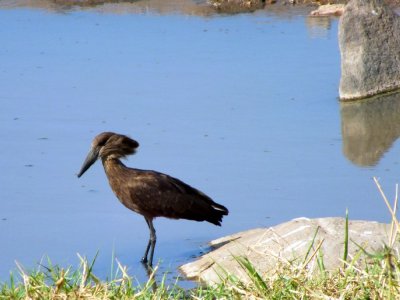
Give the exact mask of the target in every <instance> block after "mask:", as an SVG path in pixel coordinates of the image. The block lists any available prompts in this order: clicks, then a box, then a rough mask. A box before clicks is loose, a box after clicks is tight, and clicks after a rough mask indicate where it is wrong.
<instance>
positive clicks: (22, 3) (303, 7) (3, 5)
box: [0, 0, 345, 16]
mask: <svg viewBox="0 0 400 300" xmlns="http://www.w3.org/2000/svg"><path fill="white" fill-rule="evenodd" d="M325 3H328V1H325V0H323V1H320V2H315V1H312V0H265V1H262V0H208V1H207V0H199V1H192V0H168V1H163V0H136V1H104V0H5V1H1V2H0V9H15V8H29V9H41V10H46V11H50V12H63V11H68V10H95V11H98V12H100V13H113V14H135V13H146V12H155V13H159V14H171V13H181V14H186V15H196V16H211V15H216V14H235V13H246V12H254V11H260V10H265V11H267V12H269V13H273V14H277V15H285V14H288V13H290V14H292V13H299V12H300V13H305V14H308V13H309V12H311V11H312V10H314V9H315V8H316V7H318V6H319V5H321V4H325ZM330 3H345V2H344V1H341V0H339V1H333V2H332V1H330Z"/></svg>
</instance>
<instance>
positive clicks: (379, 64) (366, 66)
mask: <svg viewBox="0 0 400 300" xmlns="http://www.w3.org/2000/svg"><path fill="white" fill-rule="evenodd" d="M339 47H340V53H341V68H342V75H341V78H340V87H339V96H340V99H341V100H351V99H358V98H364V97H368V96H372V95H376V94H379V93H383V92H388V91H391V90H395V89H398V88H400V20H399V16H397V15H396V14H395V12H394V11H393V10H392V9H391V8H389V7H388V6H387V5H386V4H384V2H383V1H382V0H351V1H350V2H349V3H348V4H347V5H346V7H345V10H344V13H343V15H342V17H341V20H340V23H339Z"/></svg>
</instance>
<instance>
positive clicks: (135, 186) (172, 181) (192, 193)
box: [129, 171, 214, 218]
mask: <svg viewBox="0 0 400 300" xmlns="http://www.w3.org/2000/svg"><path fill="white" fill-rule="evenodd" d="M129 190H130V197H131V199H134V202H135V203H136V204H137V206H139V207H140V210H141V211H142V212H147V213H148V214H151V215H154V216H165V217H169V218H186V217H187V216H188V215H191V214H192V213H194V211H200V210H207V207H209V206H210V204H213V203H214V202H213V201H212V200H211V199H210V198H209V197H208V196H206V195H205V194H203V193H202V192H200V191H199V190H197V189H195V188H193V187H191V186H190V185H188V184H186V183H184V182H182V181H181V180H179V179H176V178H174V177H171V176H169V175H166V174H162V173H158V172H155V171H146V172H143V173H141V174H140V175H137V176H136V178H135V181H134V182H132V183H131V187H130V189H129Z"/></svg>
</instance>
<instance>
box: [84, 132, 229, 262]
mask: <svg viewBox="0 0 400 300" xmlns="http://www.w3.org/2000/svg"><path fill="white" fill-rule="evenodd" d="M137 147H139V143H138V142H137V141H135V140H133V139H131V138H129V137H127V136H125V135H122V134H117V133H113V132H103V133H101V134H99V135H98V136H96V137H95V138H94V140H93V142H92V147H91V149H90V152H89V154H88V155H87V157H86V159H85V161H84V163H83V165H82V168H81V170H80V171H79V174H78V177H81V176H82V174H83V173H85V172H86V171H87V169H89V168H90V166H91V165H93V164H94V163H95V161H96V160H97V159H98V158H101V161H102V163H103V166H104V171H105V172H106V174H107V177H108V181H109V183H110V186H111V189H112V190H113V191H114V193H115V195H116V196H117V198H118V199H119V201H121V203H122V204H123V205H125V206H126V207H127V208H129V209H130V210H133V211H134V212H137V213H138V214H141V215H142V216H144V219H145V220H146V223H147V225H148V226H149V229H150V239H149V242H148V244H147V247H146V251H145V252H144V255H143V258H142V262H143V263H145V264H147V265H148V266H152V264H153V255H154V247H155V245H156V231H155V229H154V226H153V219H154V218H156V217H167V218H171V219H188V220H194V221H207V222H210V223H212V224H215V225H218V226H221V221H222V217H223V216H226V215H228V209H227V208H226V207H225V206H223V205H221V204H218V203H215V202H214V201H213V200H212V199H211V198H210V197H208V196H206V195H205V194H203V193H202V192H200V191H199V190H197V189H195V188H193V187H191V186H189V185H188V184H186V183H184V182H182V181H180V180H179V179H176V178H173V177H171V176H168V175H166V174H162V173H159V172H156V171H150V170H139V169H134V168H128V167H126V166H125V165H124V164H123V163H122V162H121V161H120V159H121V158H124V157H126V156H127V155H130V154H134V153H135V150H136V148H137ZM149 251H150V257H149V259H148V254H149Z"/></svg>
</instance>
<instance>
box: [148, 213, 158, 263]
mask: <svg viewBox="0 0 400 300" xmlns="http://www.w3.org/2000/svg"><path fill="white" fill-rule="evenodd" d="M148 224H149V228H150V241H149V242H150V260H149V263H148V265H149V266H150V267H152V266H153V255H154V248H155V246H156V241H157V236H156V230H155V229H154V226H153V220H152V219H149V220H148Z"/></svg>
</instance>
